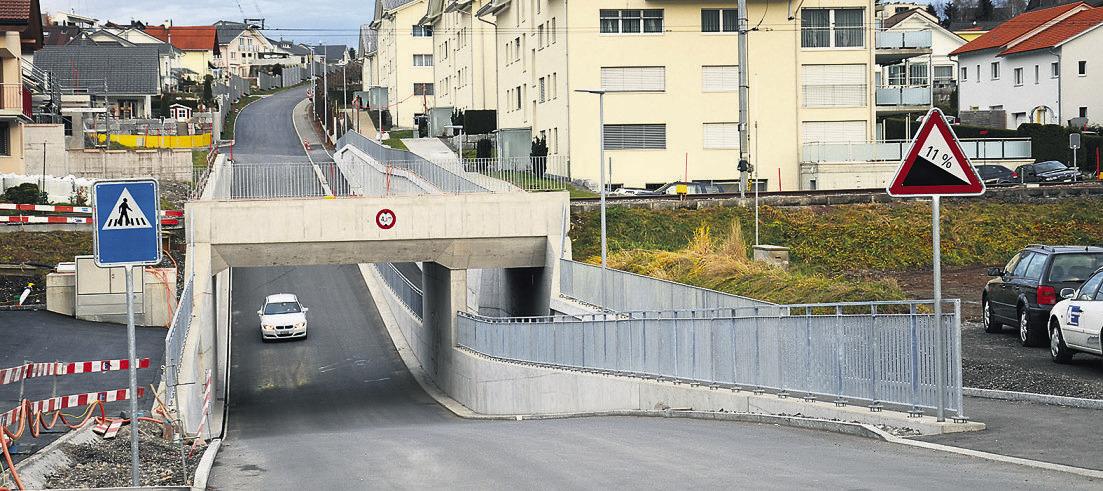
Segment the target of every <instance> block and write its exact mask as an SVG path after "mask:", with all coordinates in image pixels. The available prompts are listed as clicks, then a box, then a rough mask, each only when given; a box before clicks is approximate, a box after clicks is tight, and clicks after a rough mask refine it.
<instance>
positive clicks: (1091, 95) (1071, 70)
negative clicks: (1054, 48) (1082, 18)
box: [1060, 26, 1103, 125]
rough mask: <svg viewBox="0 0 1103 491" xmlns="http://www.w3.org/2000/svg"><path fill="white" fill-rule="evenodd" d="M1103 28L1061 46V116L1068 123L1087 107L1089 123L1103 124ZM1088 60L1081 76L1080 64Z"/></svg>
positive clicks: (1062, 122)
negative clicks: (1101, 86) (1102, 88)
mask: <svg viewBox="0 0 1103 491" xmlns="http://www.w3.org/2000/svg"><path fill="white" fill-rule="evenodd" d="M1100 46H1103V28H1100V26H1096V27H1095V28H1093V29H1091V30H1089V31H1086V32H1085V33H1084V34H1083V35H1081V36H1079V37H1077V38H1075V39H1072V40H1071V41H1069V42H1068V43H1067V44H1065V45H1063V46H1062V47H1061V65H1062V66H1061V81H1062V85H1061V114H1060V123H1061V124H1067V123H1068V121H1069V120H1070V119H1072V118H1075V117H1079V116H1080V107H1086V108H1087V117H1088V124H1095V125H1097V124H1101V123H1103V91H1101V90H1100V84H1101V82H1103V50H1101V49H1100ZM1080 61H1085V62H1087V64H1086V65H1085V69H1086V73H1085V74H1084V75H1079V74H1078V71H1079V62H1080Z"/></svg>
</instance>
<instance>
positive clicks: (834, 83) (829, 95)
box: [801, 65, 869, 107]
mask: <svg viewBox="0 0 1103 491" xmlns="http://www.w3.org/2000/svg"><path fill="white" fill-rule="evenodd" d="M866 73H867V71H866V65H802V66H801V80H802V81H803V85H802V87H801V96H802V99H803V105H804V107H864V106H868V105H869V102H868V100H867V97H868V94H867V93H866V92H867V90H866V87H867V85H866Z"/></svg>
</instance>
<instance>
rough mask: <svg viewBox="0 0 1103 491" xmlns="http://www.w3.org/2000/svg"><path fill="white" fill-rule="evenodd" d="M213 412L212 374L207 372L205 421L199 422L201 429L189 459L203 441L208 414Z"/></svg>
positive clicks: (204, 386) (204, 397)
mask: <svg viewBox="0 0 1103 491" xmlns="http://www.w3.org/2000/svg"><path fill="white" fill-rule="evenodd" d="M210 411H211V372H210V370H208V371H207V381H206V382H204V383H203V419H200V420H199V429H198V430H196V432H195V442H193V443H192V444H191V452H188V457H191V454H193V453H195V447H198V446H199V441H200V440H202V439H203V427H204V426H206V425H207V413H209V412H210Z"/></svg>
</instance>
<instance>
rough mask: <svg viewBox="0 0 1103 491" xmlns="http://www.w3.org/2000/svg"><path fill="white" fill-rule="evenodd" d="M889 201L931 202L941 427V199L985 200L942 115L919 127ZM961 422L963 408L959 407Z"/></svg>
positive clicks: (943, 353)
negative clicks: (924, 198)
mask: <svg viewBox="0 0 1103 491" xmlns="http://www.w3.org/2000/svg"><path fill="white" fill-rule="evenodd" d="M887 191H888V194H889V196H894V197H911V196H930V197H931V242H932V244H931V245H932V249H933V252H934V257H933V262H934V264H933V268H934V319H935V321H934V322H935V352H936V355H935V356H936V357H937V358H938V359H937V360H936V363H935V385H936V386H937V390H938V421H945V420H946V387H945V386H946V339H945V336H944V335H943V334H944V333H943V332H942V237H941V230H940V228H941V227H940V225H941V221H942V220H941V209H940V207H941V203H940V198H941V197H942V196H977V195H981V194H984V191H985V186H984V181H981V180H980V179H979V178H978V177H977V173H976V171H975V170H973V165H972V164H971V163H970V162H969V159H968V157H966V156H965V153H964V152H962V151H961V144H960V143H958V141H957V136H956V135H954V132H953V130H951V129H950V126H949V125H947V124H946V119H945V118H944V117H943V115H942V111H940V110H939V109H938V108H931V110H930V111H927V116H926V117H925V118H924V119H923V125H922V126H920V127H919V132H918V133H916V135H915V139H914V140H912V144H911V148H909V149H908V152H907V153H906V154H904V158H903V159H902V160H901V161H900V167H899V168H898V169H897V170H896V175H895V176H894V177H893V178H892V181H890V184H889V186H888V189H887ZM958 415H959V416H961V408H960V407H958Z"/></svg>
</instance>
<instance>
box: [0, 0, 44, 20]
mask: <svg viewBox="0 0 1103 491" xmlns="http://www.w3.org/2000/svg"><path fill="white" fill-rule="evenodd" d="M34 15H39V14H38V12H35V13H34ZM30 20H31V0H0V24H7V25H11V24H13V22H12V21H23V22H22V24H26V23H27V22H28V21H30Z"/></svg>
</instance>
